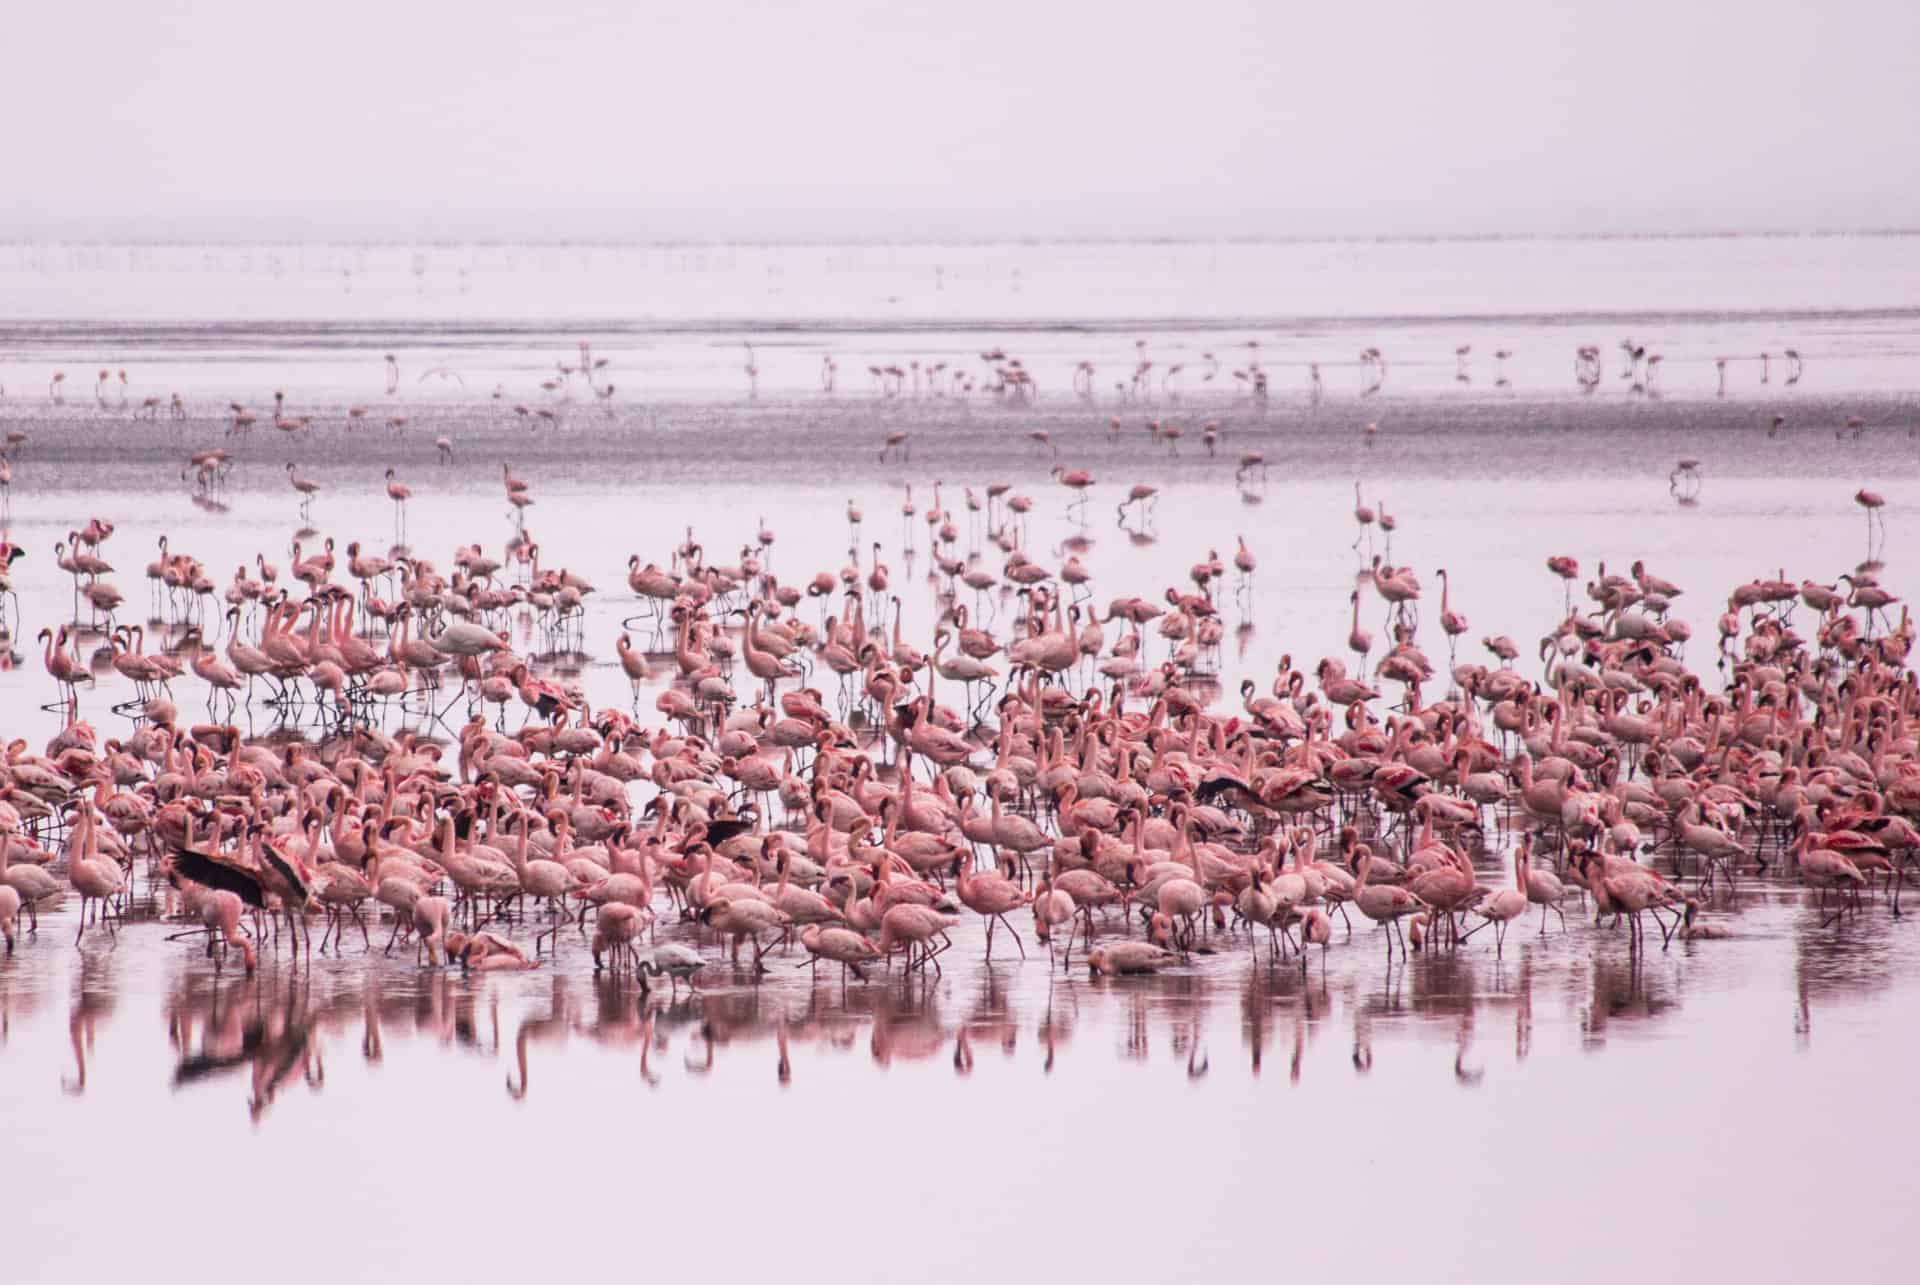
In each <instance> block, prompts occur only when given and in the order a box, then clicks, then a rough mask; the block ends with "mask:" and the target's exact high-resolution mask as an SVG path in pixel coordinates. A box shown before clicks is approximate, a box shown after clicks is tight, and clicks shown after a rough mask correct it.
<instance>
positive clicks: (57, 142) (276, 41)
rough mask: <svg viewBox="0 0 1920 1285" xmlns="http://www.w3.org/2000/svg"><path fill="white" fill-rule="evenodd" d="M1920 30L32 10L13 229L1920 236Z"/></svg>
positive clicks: (1428, 9) (1673, 0)
mask: <svg viewBox="0 0 1920 1285" xmlns="http://www.w3.org/2000/svg"><path fill="white" fill-rule="evenodd" d="M1917 12H1920V10H1917V9H1916V7H1915V6H1913V5H1910V4H1904V3H1867V2H1865V0H1834V2H1832V3H1827V4H1823V5H1820V6H1817V7H1816V6H1807V7H1803V6H1800V5H1789V4H1784V3H1765V2H1758V3H1756V2H1755V0H1657V2H1648V0H1619V2H1609V3H1593V2H1592V0H1588V2H1586V3H1581V4H1577V5H1576V4H1570V3H1564V2H1562V3H1545V2H1542V0H1454V2H1453V3H1445V4H1443V3H1436V2H1433V0H1372V2H1371V3H1367V4H1339V5H1334V4H1328V5H1316V6H1301V5H1287V4H1279V3H1258V2H1243V0H1178V2H1177V3H1171V4H1153V5H1148V4H1143V3H1132V4H1124V3H1123V4H1112V3H1106V4H1061V3H1045V2H1044V0H1019V2H1017V3H1010V2H1007V0H969V2H968V3H964V4H947V5H927V4H913V3H909V2H908V0H813V2H812V3H806V4H788V5H782V4H750V3H742V2H741V0H697V2H687V0H682V2H681V3H676V4H672V5H645V4H634V3H618V2H615V0H543V2H542V3H539V4H531V5H525V4H523V5H511V6H510V5H504V4H497V3H488V2H487V0H476V2H474V3H468V4H440V3H435V4H419V3H406V2H405V0H333V2H331V3H328V4H324V5H305V4H303V5H297V6H296V5H288V4H284V3H272V2H270V0H116V2H114V3H91V4H90V3H81V2H78V0H76V2H75V3H66V4H50V3H41V4H31V5H22V6H16V8H15V11H14V12H12V13H10V14H9V15H8V18H7V22H6V28H7V37H6V40H7V44H8V46H9V49H10V54H11V56H10V57H9V58H8V59H7V60H6V67H5V71H4V74H0V119H3V120H5V121H6V122H7V124H6V134H7V139H8V146H7V148H6V151H5V160H4V164H5V167H6V176H7V181H6V182H5V183H4V184H0V236H19V235H34V236H50V235H101V234H140V235H150V236H160V237H172V236H192V235H234V234H263V235H300V236H311V237H320V236H330V235H381V236H420V235H436V234H437V235H447V236H478V235H492V236H500V237H527V236H598V237H634V238H641V239H651V238H673V237H700V236H710V237H734V236H745V237H756V238H787V237H792V238H813V237H833V236H852V237H890V238H915V237H927V236H942V237H947V236H959V237H992V236H1009V235H1012V236H1021V235H1027V236H1062V235H1076V234H1089V233H1091V234H1103V235H1139V234H1145V235H1168V236H1202V237H1206V236H1217V235H1236V236H1248V235H1255V236H1257V235H1280V236H1298V235H1323V234H1352V235H1379V234H1391V235H1424V234H1448V233H1473V234H1479V233H1521V232H1549V233H1567V232H1626V231H1648V230H1655V229H1671V230H1683V231H1697V230H1717V229H1741V230H1767V229H1783V228H1862V227H1889V226H1912V225H1920V151H1916V149H1914V148H1913V147H1912V146H1911V145H1910V140H1909V139H1908V138H1907V137H1906V133H1907V131H1908V129H1909V127H1910V126H1911V125H1912V124H1913V122H1914V121H1915V120H1917V119H1920V111H1917V110H1916V105H1917V100H1920V92H1916V88H1915V86H1916V84H1917V83H1920V81H1916V78H1915V77H1914V75H1913V64H1912V59H1913V57H1914V51H1915V50H1916V49H1920V17H1916V13H1917Z"/></svg>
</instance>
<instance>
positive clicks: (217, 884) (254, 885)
mask: <svg viewBox="0 0 1920 1285" xmlns="http://www.w3.org/2000/svg"><path fill="white" fill-rule="evenodd" d="M173 868H174V869H175V870H178V871H179V872H180V873H181V874H183V875H185V876H186V877H187V878H189V879H191V880H193V881H194V882H195V883H201V884H205V885H206V886H207V887H209V888H213V889H216V890H217V891H220V892H230V893H233V894H234V895H235V896H237V897H239V898H240V900H242V901H244V902H246V903H247V904H248V905H249V906H265V905H266V904H267V899H266V898H265V897H264V896H262V895H261V893H260V881H259V880H258V879H255V878H254V877H253V876H252V875H250V874H248V873H247V872H246V871H244V870H239V869H236V868H235V867H233V866H230V865H228V864H227V863H226V862H224V861H216V860H214V859H213V858H212V857H210V856H208V855H207V854H206V853H204V852H195V851H194V850H193V849H192V848H181V849H180V850H179V851H177V852H175V853H174V854H173Z"/></svg>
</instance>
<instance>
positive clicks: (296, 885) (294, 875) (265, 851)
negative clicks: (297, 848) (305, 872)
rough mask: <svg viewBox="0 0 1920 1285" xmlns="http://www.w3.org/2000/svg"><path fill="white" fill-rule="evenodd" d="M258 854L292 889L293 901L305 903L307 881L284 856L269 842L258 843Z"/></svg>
mask: <svg viewBox="0 0 1920 1285" xmlns="http://www.w3.org/2000/svg"><path fill="white" fill-rule="evenodd" d="M260 855H261V857H262V858H264V859H265V860H266V862H267V864H268V865H270V866H272V867H273V868H274V869H275V870H276V871H278V872H279V875H280V877H281V878H282V879H285V880H286V881H287V887H289V888H291V889H293V894H294V895H293V899H294V901H295V902H296V903H299V904H301V905H305V904H306V900H307V896H308V890H307V881H306V880H305V879H302V878H301V877H300V872H299V871H297V870H295V869H294V868H293V866H292V865H291V864H289V863H288V862H287V860H286V858H284V857H282V856H281V855H280V854H279V853H277V852H275V851H274V850H273V845H272V844H271V843H263V844H261V845H260Z"/></svg>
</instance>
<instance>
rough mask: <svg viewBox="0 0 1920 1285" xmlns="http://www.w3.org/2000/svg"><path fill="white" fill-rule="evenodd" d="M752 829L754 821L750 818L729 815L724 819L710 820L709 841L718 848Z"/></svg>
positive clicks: (708, 826) (708, 824)
mask: <svg viewBox="0 0 1920 1285" xmlns="http://www.w3.org/2000/svg"><path fill="white" fill-rule="evenodd" d="M752 829H753V822H752V821H750V820H743V819H739V818H733V817H729V818H727V819H726V820H722V821H709V822H707V836H706V837H707V842H708V843H711V844H712V845H713V846H714V847H716V848H717V847H719V846H720V845H721V844H723V843H725V842H726V841H727V840H728V839H731V838H734V837H735V836H737V835H742V834H746V833H748V832H749V831H751V830H752Z"/></svg>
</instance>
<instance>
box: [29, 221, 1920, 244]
mask: <svg viewBox="0 0 1920 1285" xmlns="http://www.w3.org/2000/svg"><path fill="white" fill-rule="evenodd" d="M1916 236H1920V226H1913V227H1907V226H1898V225H1896V226H1890V227H1873V228H1830V227H1805V228H1772V229H1741V228H1724V229H1715V230H1695V231H1667V232H1662V231H1642V232H1447V233H1410V232H1400V233H1378V234H1367V233H1351V234H1338V233H1324V234H1300V235H1285V234H1267V233H1261V234H1245V235H1219V236H1204V235H1194V236H1184V235H1175V234H1162V235H1141V236H1095V235H1086V236H1079V235H1067V234H1060V235H1044V236H1042V235H1030V236H980V237H950V236H932V237H905V238H895V237H878V236H845V237H823V236H803V237H740V236H716V237H659V238H642V237H636V238H626V237H603V236H580V237H553V236H544V237H542V236H534V237H523V238H516V237H503V236H494V235H485V236H379V237H368V236H316V237H289V236H204V237H181V236H169V237H154V236H74V237H66V236H44V237H42V236H30V235H29V236H20V235H9V234H6V233H0V248H4V249H12V248H30V247H43V246H49V245H72V246H115V247H118V246H130V247H140V248H144V249H167V248H183V247H188V246H206V245H218V246H239V245H336V246H375V247H402V246H419V245H429V246H472V247H482V248H485V247H496V246H497V247H527V248H556V249H559V248H564V249H580V248H592V249H631V250H640V249H680V248H684V247H690V246H699V247H708V248H711V247H715V246H739V247H747V248H752V249H804V248H817V247H842V246H859V247H890V248H900V247H914V246H927V247H960V248H983V247H989V246H1065V245H1100V246H1124V245H1149V246H1168V245H1190V246H1204V245H1234V246H1262V245H1451V244H1486V243H1496V244H1497V243H1514V244H1524V243H1527V242H1550V243H1559V242H1579V241H1737V240H1837V239H1845V238H1852V237H1861V238H1889V239H1891V238H1909V237H1916Z"/></svg>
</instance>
